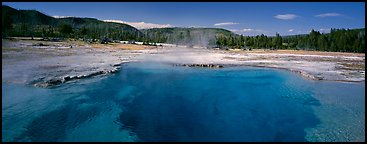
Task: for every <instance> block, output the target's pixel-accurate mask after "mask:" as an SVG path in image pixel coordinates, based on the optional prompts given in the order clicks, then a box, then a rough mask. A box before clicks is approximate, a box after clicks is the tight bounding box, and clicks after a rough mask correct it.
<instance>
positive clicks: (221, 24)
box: [214, 22, 239, 26]
mask: <svg viewBox="0 0 367 144" xmlns="http://www.w3.org/2000/svg"><path fill="white" fill-rule="evenodd" d="M236 24H239V23H236V22H223V23H216V24H214V26H226V25H236Z"/></svg>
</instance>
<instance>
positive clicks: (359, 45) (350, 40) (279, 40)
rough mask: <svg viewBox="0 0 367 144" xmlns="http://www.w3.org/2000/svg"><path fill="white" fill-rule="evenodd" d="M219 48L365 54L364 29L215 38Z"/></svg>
mask: <svg viewBox="0 0 367 144" xmlns="http://www.w3.org/2000/svg"><path fill="white" fill-rule="evenodd" d="M216 44H217V46H218V47H220V48H248V49H258V48H265V49H302V50H317V51H333V52H360V53H361V52H365V29H364V28H362V29H331V30H330V33H326V34H322V33H320V32H318V31H315V30H312V31H311V32H310V33H309V34H304V35H294V36H280V35H279V34H276V36H273V37H268V36H266V35H263V34H262V35H257V36H252V37H250V36H242V35H241V36H239V35H231V36H230V37H217V41H216Z"/></svg>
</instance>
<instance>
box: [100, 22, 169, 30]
mask: <svg viewBox="0 0 367 144" xmlns="http://www.w3.org/2000/svg"><path fill="white" fill-rule="evenodd" d="M103 21H104V22H114V23H123V24H128V25H131V26H133V27H135V28H137V29H149V28H166V27H173V26H172V25H170V24H154V23H145V22H126V21H121V20H103Z"/></svg>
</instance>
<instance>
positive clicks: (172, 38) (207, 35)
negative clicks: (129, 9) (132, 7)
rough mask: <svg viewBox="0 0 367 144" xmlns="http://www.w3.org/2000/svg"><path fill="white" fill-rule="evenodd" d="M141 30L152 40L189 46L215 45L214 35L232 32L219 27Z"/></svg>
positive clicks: (218, 35)
mask: <svg viewBox="0 0 367 144" xmlns="http://www.w3.org/2000/svg"><path fill="white" fill-rule="evenodd" d="M141 31H142V32H143V33H144V35H145V36H146V37H147V38H148V39H151V40H152V41H154V42H165V43H172V44H184V45H191V46H192V45H199V46H215V41H216V37H220V36H223V37H227V36H229V35H233V34H234V33H232V32H231V31H228V30H225V29H219V28H153V29H144V30H141Z"/></svg>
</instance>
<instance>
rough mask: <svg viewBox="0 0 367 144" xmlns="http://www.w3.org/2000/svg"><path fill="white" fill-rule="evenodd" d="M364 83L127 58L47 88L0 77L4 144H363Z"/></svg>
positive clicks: (267, 71) (271, 70) (258, 70)
mask: <svg viewBox="0 0 367 144" xmlns="http://www.w3.org/2000/svg"><path fill="white" fill-rule="evenodd" d="M364 88H365V83H364V82H361V83H341V82H325V81H312V80H307V79H304V78H302V77H300V76H298V75H297V74H294V73H291V72H288V71H285V70H277V69H268V68H254V67H227V68H223V69H209V68H188V67H173V66H171V65H165V64H152V63H130V64H125V65H123V66H122V69H121V71H119V72H118V73H115V74H112V75H110V76H107V77H94V78H91V79H85V80H79V81H74V82H72V83H67V84H64V85H61V86H59V87H56V88H52V89H42V88H34V87H29V86H22V85H16V84H7V83H2V89H3V91H2V141H364V140H365V137H364V134H365V131H364V127H365V123H364V121H365V117H364V116H365V110H364V108H365V102H364V101H365V96H364V95H365V90H364Z"/></svg>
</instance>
